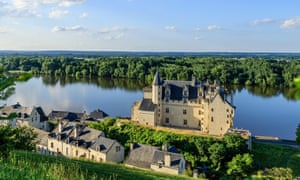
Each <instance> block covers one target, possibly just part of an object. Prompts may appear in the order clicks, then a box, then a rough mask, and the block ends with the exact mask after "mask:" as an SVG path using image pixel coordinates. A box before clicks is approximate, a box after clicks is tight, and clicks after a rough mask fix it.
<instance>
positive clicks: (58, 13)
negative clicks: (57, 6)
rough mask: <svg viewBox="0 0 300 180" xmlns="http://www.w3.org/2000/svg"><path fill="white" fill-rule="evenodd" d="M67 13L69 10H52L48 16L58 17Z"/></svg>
mask: <svg viewBox="0 0 300 180" xmlns="http://www.w3.org/2000/svg"><path fill="white" fill-rule="evenodd" d="M67 14H69V11H67V10H65V11H61V10H52V11H51V12H50V13H49V18H60V17H62V16H65V15H67Z"/></svg>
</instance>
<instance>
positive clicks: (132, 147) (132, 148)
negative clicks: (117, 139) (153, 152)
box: [130, 143, 135, 151]
mask: <svg viewBox="0 0 300 180" xmlns="http://www.w3.org/2000/svg"><path fill="white" fill-rule="evenodd" d="M134 144H135V143H130V151H132V150H134Z"/></svg>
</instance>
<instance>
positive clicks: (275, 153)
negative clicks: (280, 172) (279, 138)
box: [252, 143, 300, 177]
mask: <svg viewBox="0 0 300 180" xmlns="http://www.w3.org/2000/svg"><path fill="white" fill-rule="evenodd" d="M252 152H253V154H254V161H255V163H256V166H257V167H258V168H259V169H264V168H272V167H277V168H280V167H282V168H290V169H292V171H293V176H294V177H297V176H300V150H299V149H296V148H293V147H287V146H279V145H271V144H261V143H253V151H252Z"/></svg>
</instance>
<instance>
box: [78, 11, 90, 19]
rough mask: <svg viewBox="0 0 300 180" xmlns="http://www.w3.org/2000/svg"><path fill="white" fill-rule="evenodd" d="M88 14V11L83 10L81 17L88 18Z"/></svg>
mask: <svg viewBox="0 0 300 180" xmlns="http://www.w3.org/2000/svg"><path fill="white" fill-rule="evenodd" d="M87 16H88V13H86V12H83V13H81V14H80V16H79V17H80V18H86V17H87Z"/></svg>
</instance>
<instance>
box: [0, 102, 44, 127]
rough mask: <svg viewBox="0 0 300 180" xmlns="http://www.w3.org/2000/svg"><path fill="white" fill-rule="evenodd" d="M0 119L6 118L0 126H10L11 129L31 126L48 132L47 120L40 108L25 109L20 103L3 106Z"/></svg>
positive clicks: (0, 110)
mask: <svg viewBox="0 0 300 180" xmlns="http://www.w3.org/2000/svg"><path fill="white" fill-rule="evenodd" d="M0 117H1V118H4V119H5V118H7V120H3V121H1V122H0V125H11V126H12V127H19V126H31V127H34V128H38V129H43V130H45V131H49V123H48V118H47V116H46V115H45V113H44V111H43V109H42V108H41V107H33V108H31V107H25V106H22V105H21V104H20V103H17V104H14V105H10V106H7V105H4V106H3V107H2V108H1V109H0Z"/></svg>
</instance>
